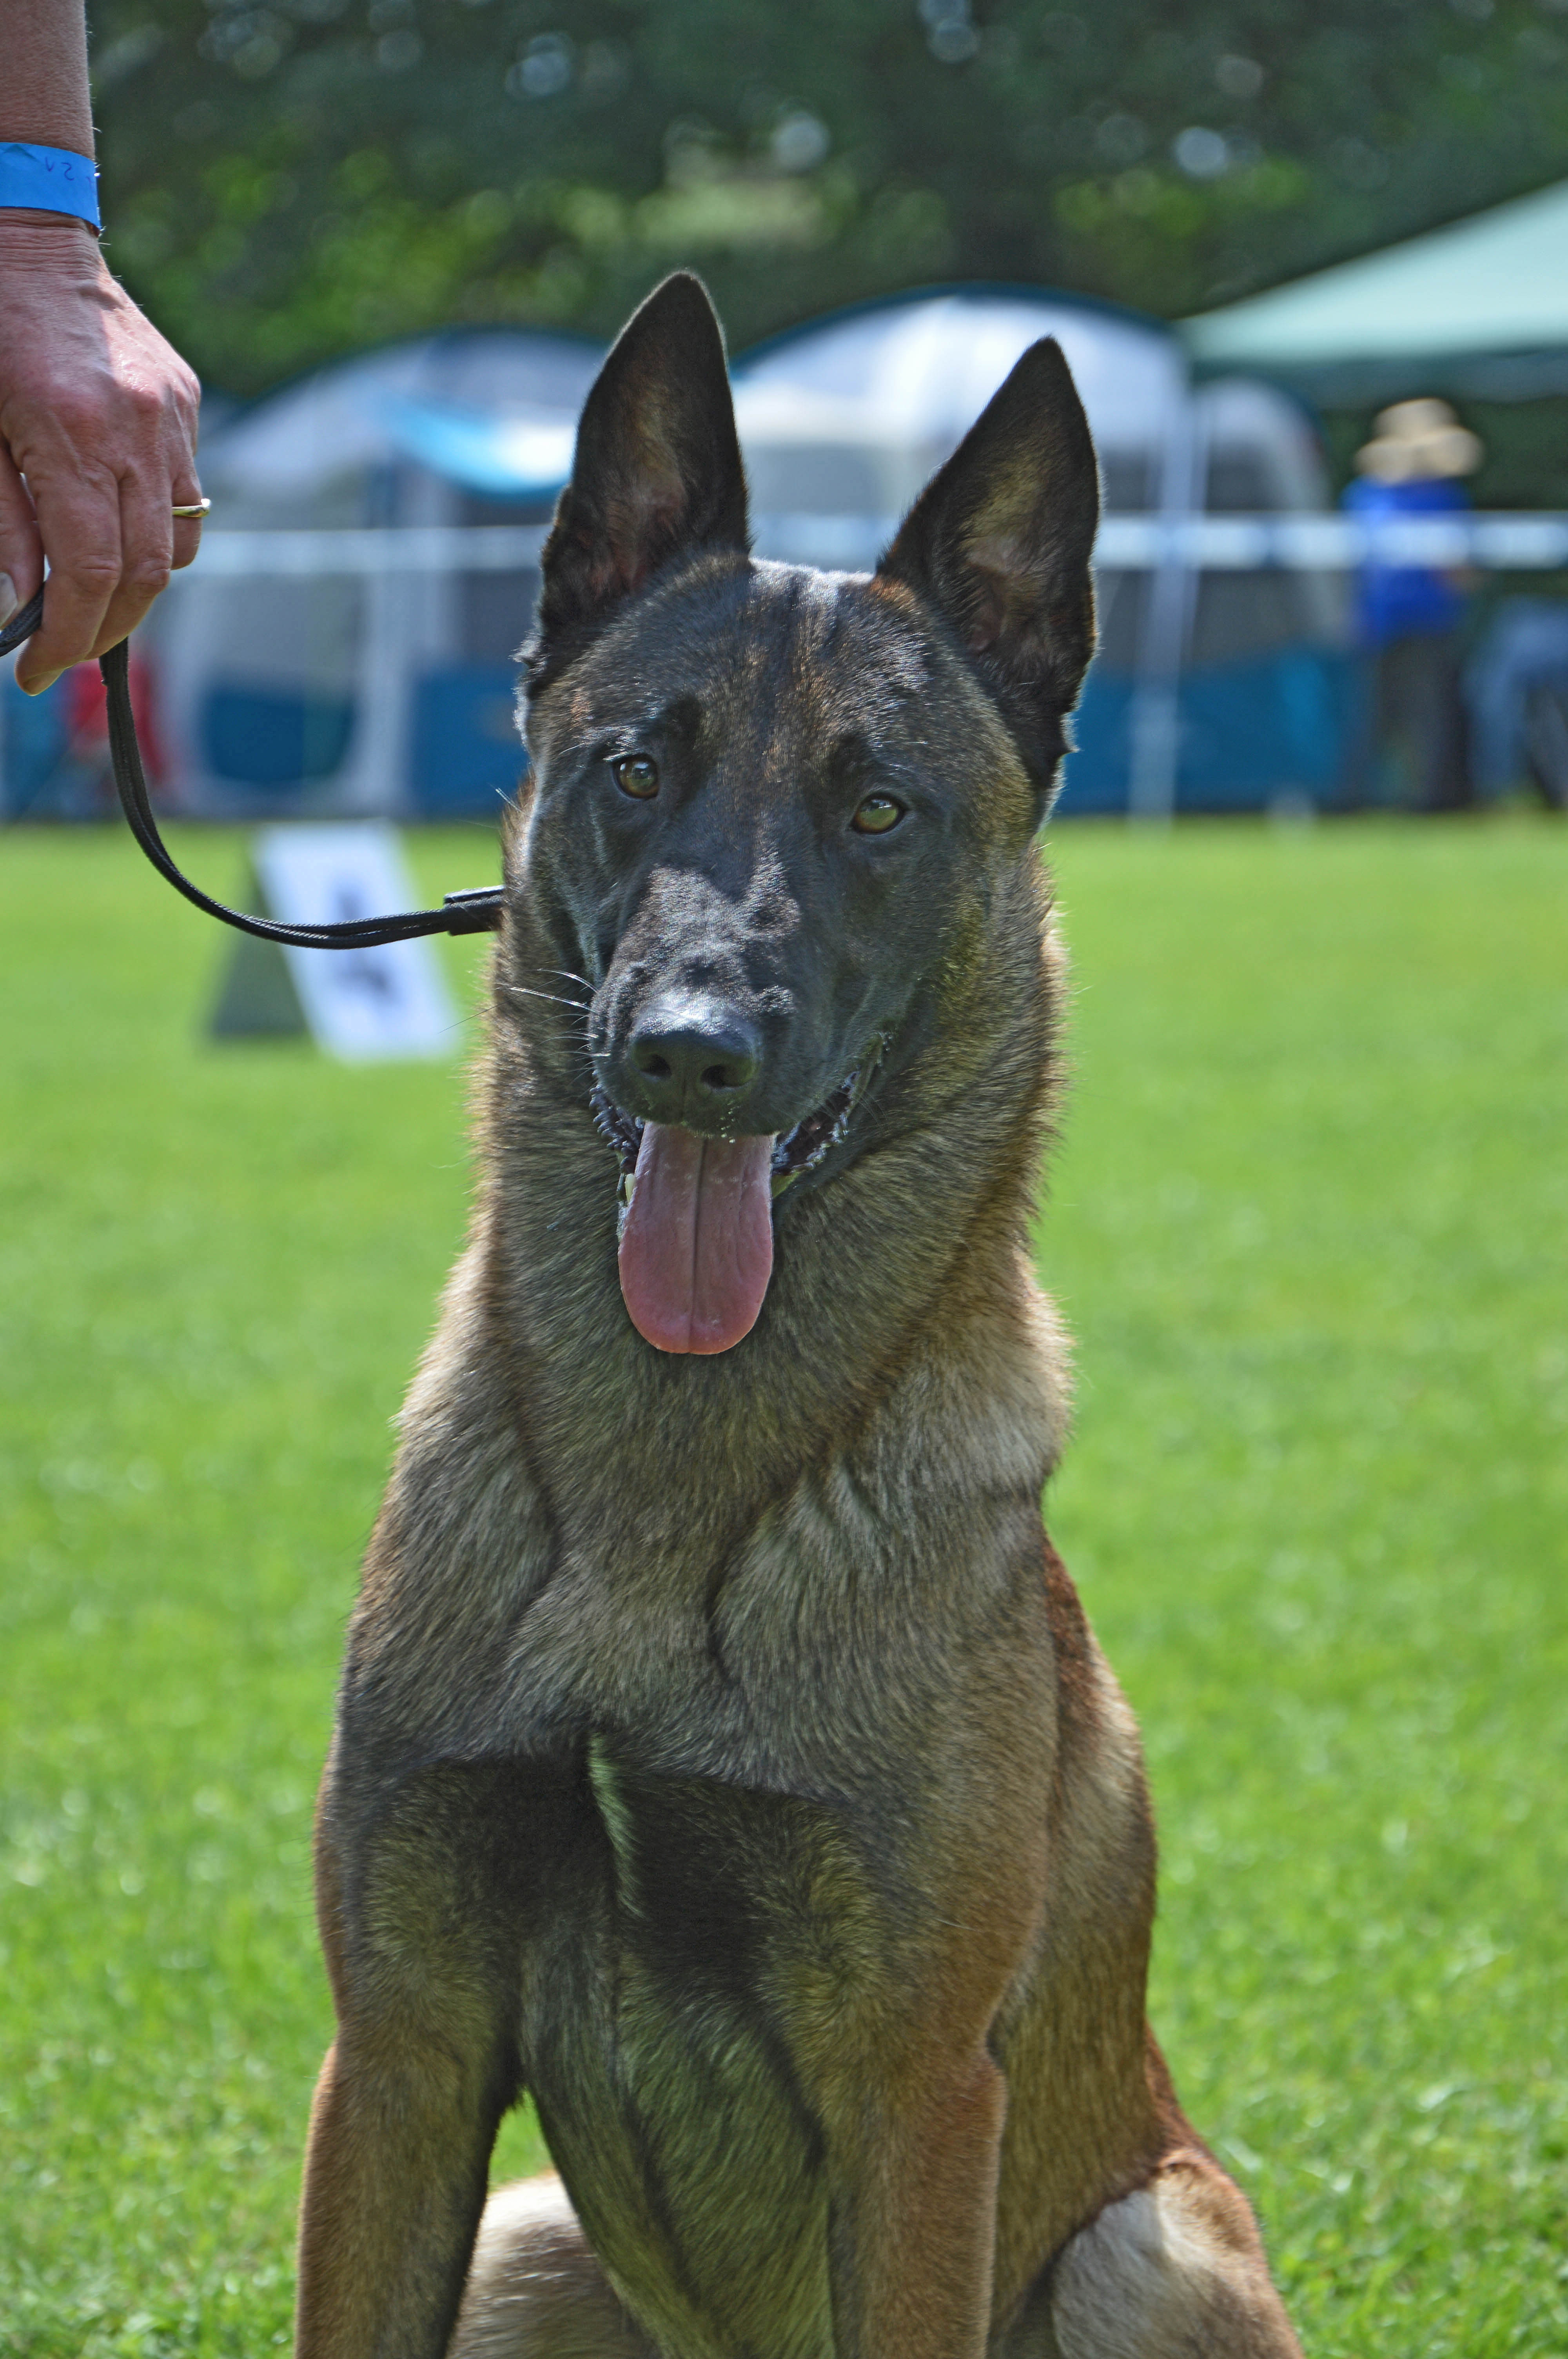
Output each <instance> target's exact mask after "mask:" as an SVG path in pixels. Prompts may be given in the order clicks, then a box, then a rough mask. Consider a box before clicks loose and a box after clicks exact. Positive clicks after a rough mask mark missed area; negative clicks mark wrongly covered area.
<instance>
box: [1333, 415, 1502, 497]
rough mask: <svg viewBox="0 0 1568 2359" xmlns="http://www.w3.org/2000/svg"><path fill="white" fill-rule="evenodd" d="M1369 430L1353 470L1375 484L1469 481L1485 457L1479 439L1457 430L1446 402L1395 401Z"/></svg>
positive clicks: (1465, 431) (1459, 426)
mask: <svg viewBox="0 0 1568 2359" xmlns="http://www.w3.org/2000/svg"><path fill="white" fill-rule="evenodd" d="M1373 429H1374V430H1373V435H1372V440H1370V441H1369V442H1364V443H1363V444H1362V446H1361V448H1360V450H1359V451H1357V453H1356V464H1357V467H1358V468H1359V470H1360V472H1361V473H1362V474H1364V475H1373V476H1375V477H1376V478H1377V480H1378V482H1379V483H1380V484H1411V483H1417V482H1421V481H1425V480H1430V479H1431V478H1432V477H1433V476H1436V475H1473V474H1474V473H1475V472H1476V468H1477V467H1478V466H1479V465H1480V463H1481V461H1482V459H1483V457H1484V456H1485V453H1484V451H1483V450H1482V447H1481V441H1480V438H1479V436H1478V435H1475V434H1472V433H1471V431H1470V429H1469V428H1468V427H1467V426H1461V425H1460V423H1459V420H1458V419H1456V418H1455V417H1454V412H1453V411H1452V410H1451V409H1450V408H1449V407H1448V404H1447V403H1446V402H1445V401H1431V400H1426V401H1396V402H1395V403H1394V405H1393V408H1391V409H1380V410H1379V412H1378V415H1377V418H1376V419H1374V421H1373Z"/></svg>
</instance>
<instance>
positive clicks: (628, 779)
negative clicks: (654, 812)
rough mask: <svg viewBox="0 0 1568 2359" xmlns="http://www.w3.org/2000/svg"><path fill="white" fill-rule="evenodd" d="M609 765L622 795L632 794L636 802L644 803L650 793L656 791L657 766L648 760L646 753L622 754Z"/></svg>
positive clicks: (657, 781) (657, 786) (657, 782)
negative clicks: (616, 760)
mask: <svg viewBox="0 0 1568 2359" xmlns="http://www.w3.org/2000/svg"><path fill="white" fill-rule="evenodd" d="M611 769H612V770H613V771H614V773H615V783H616V785H617V786H618V787H619V788H620V789H621V791H622V794H623V795H633V796H634V797H635V798H636V799H637V801H638V802H640V803H645V802H646V801H647V799H648V798H649V796H650V795H656V794H657V793H658V791H659V766H658V764H657V763H656V762H650V761H649V759H648V757H647V756H646V754H622V756H621V759H620V760H619V761H618V762H611Z"/></svg>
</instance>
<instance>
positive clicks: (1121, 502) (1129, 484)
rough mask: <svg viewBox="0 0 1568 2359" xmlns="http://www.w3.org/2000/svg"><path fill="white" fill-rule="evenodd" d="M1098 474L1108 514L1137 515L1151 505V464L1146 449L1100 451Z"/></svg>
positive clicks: (1141, 513)
mask: <svg viewBox="0 0 1568 2359" xmlns="http://www.w3.org/2000/svg"><path fill="white" fill-rule="evenodd" d="M1099 478H1100V488H1101V492H1102V495H1103V497H1104V501H1105V507H1106V513H1107V514H1108V516H1141V515H1143V514H1144V513H1145V512H1146V510H1148V509H1149V508H1150V507H1152V506H1153V468H1152V464H1151V461H1150V457H1149V454H1148V453H1147V452H1146V451H1101V452H1100V456H1099Z"/></svg>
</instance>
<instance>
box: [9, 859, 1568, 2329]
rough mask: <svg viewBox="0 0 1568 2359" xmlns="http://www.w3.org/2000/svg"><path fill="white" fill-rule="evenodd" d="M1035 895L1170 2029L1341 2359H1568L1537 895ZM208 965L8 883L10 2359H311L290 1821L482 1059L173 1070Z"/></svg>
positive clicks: (1293, 875) (1562, 1212)
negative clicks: (1054, 947)
mask: <svg viewBox="0 0 1568 2359" xmlns="http://www.w3.org/2000/svg"><path fill="white" fill-rule="evenodd" d="M179 848H180V850H181V852H182V853H184V854H185V856H186V857H187V858H188V859H189V862H190V864H192V865H193V866H195V867H196V868H197V869H198V870H199V872H200V874H201V875H203V876H204V877H205V878H207V879H209V880H210V881H211V883H212V884H214V885H215V886H216V887H217V888H218V889H219V890H220V891H222V890H225V889H235V888H237V886H238V879H239V875H240V871H241V865H242V861H241V847H240V844H239V843H238V842H237V840H236V839H234V838H233V837H231V836H224V835H222V834H210V833H209V834H193V833H188V834H186V835H185V836H184V837H182V839H181V842H180V846H179ZM411 848H412V851H413V853H414V857H415V860H416V866H417V868H418V871H419V874H420V879H421V883H422V886H424V887H426V888H427V890H428V891H430V892H431V893H434V892H437V891H438V890H439V889H440V888H441V887H443V886H456V885H460V884H471V883H485V882H488V881H490V879H491V878H492V875H493V873H494V866H493V858H492V853H491V850H490V847H489V844H488V843H487V841H486V839H485V838H484V836H483V835H482V834H480V833H477V832H476V833H470V834H467V835H460V834H458V833H457V832H449V833H445V834H439V835H429V836H425V837H421V838H417V839H416V840H415V841H414V843H413V844H412V847H411ZM1052 853H1053V857H1054V862H1055V864H1056V866H1057V869H1058V872H1059V875H1060V878H1061V893H1062V900H1063V904H1064V908H1065V921H1066V929H1067V932H1068V936H1069V939H1070V940H1071V943H1072V945H1073V951H1074V961H1075V999H1074V1018H1073V1027H1074V1043H1075V1045H1074V1061H1075V1068H1076V1082H1075V1086H1074V1089H1073V1093H1072V1095H1071V1098H1070V1101H1069V1103H1068V1104H1067V1107H1066V1110H1065V1137H1064V1142H1063V1145H1062V1147H1061V1149H1060V1151H1059V1152H1058V1154H1057V1157H1056V1158H1055V1165H1054V1194H1053V1201H1052V1202H1051V1205H1050V1207H1049V1209H1048V1211H1047V1212H1046V1215H1045V1217H1044V1221H1043V1223H1042V1227H1041V1232H1040V1258H1041V1265H1042V1268H1043V1271H1044V1276H1045V1277H1046V1280H1047V1282H1048V1283H1049V1284H1050V1285H1051V1286H1052V1287H1053V1288H1055V1289H1056V1291H1057V1292H1058V1293H1059V1295H1060V1297H1061V1299H1062V1301H1063V1304H1064V1306H1065V1310H1066V1313H1067V1316H1068V1318H1069V1320H1070V1321H1071V1323H1072V1325H1073V1327H1074V1329H1075V1330H1076V1334H1077V1337H1078V1347H1079V1348H1078V1359H1079V1410H1078V1430H1077V1434H1076V1440H1075V1441H1074V1443H1073V1446H1072V1450H1071V1452H1070V1455H1069V1458H1068V1462H1067V1466H1066V1470H1065V1473H1064V1474H1063V1475H1062V1477H1061V1478H1060V1481H1059V1484H1058V1485H1057V1486H1056V1488H1055V1492H1054V1495H1053V1496H1052V1497H1051V1498H1050V1499H1049V1500H1048V1502H1047V1509H1048V1516H1049V1519H1050V1522H1051V1524H1052V1527H1053V1529H1054V1534H1055V1537H1056V1538H1057V1540H1058V1543H1059V1544H1060V1546H1061V1547H1062V1549H1063V1550H1064V1553H1065V1556H1066V1558H1067V1560H1068V1563H1069V1565H1070V1567H1071V1568H1072V1570H1073V1571H1074V1572H1075V1574H1076V1578H1077V1580H1078V1582H1079V1584H1080V1587H1081V1588H1082V1590H1083V1593H1084V1595H1085V1598H1086V1601H1087V1604H1088V1607H1089V1610H1090V1612H1091V1614H1093V1616H1094V1618H1095V1620H1096V1622H1097V1624H1098V1628H1099V1631H1100V1635H1101V1636H1102V1638H1103V1640H1104V1642H1105V1644H1106V1646H1107V1647H1108V1650H1109V1652H1110V1654H1111V1657H1112V1659H1113V1660H1114V1662H1115V1663H1116V1665H1117V1667H1118V1669H1119V1672H1120V1674H1121V1676H1122V1679H1123V1680H1124V1682H1125V1684H1126V1686H1127V1688H1128V1690H1129V1691H1130V1695H1131V1698H1132V1701H1133V1702H1134V1704H1135V1706H1136V1707H1137V1709H1138V1711H1139V1712H1140V1715H1141V1720H1142V1723H1143V1728H1144V1733H1145V1738H1146V1742H1147V1745H1148V1751H1149V1756H1150V1763H1151V1768H1152V1777H1153V1784H1154V1790H1155V1796H1156V1800H1157V1805H1158V1809H1159V1813H1160V1820H1161V1827H1162V1844H1163V1883H1162V1913H1161V1919H1160V1929H1159V1937H1158V1944H1157V1955H1156V1965H1155V1975H1154V1990H1153V2011H1154V2017H1155V2021H1156V2024H1157V2027H1158V2028H1159V2030H1160V2033H1161V2036H1162V2039H1163V2042H1164V2044H1165V2047H1166V2050H1167V2053H1168V2055H1169V2057H1170V2060H1171V2062H1172V2065H1173V2070H1174V2072H1175V2074H1176V2078H1177V2082H1178V2084H1179V2086H1180V2088H1181V2090H1182V2093H1183V2094H1184V2099H1185V2101H1186V2103H1187V2105H1188V2108H1189V2110H1190V2111H1191V2112H1192V2114H1194V2117H1195V2120H1196V2122H1197V2123H1198V2125H1199V2126H1200V2127H1201V2128H1202V2129H1203V2130H1204V2132H1205V2133H1206V2135H1207V2136H1209V2137H1210V2138H1211V2140H1212V2141H1213V2142H1214V2143H1215V2144H1216V2146H1217V2148H1218V2150H1219V2152H1220V2153H1221V2154H1222V2155H1223V2156H1224V2157H1225V2158H1226V2159H1227V2161H1228V2163H1229V2164H1230V2165H1231V2167H1232V2168H1233V2169H1235V2170H1236V2171H1237V2172H1238V2176H1239V2177H1240V2178H1241V2179H1242V2180H1243V2182H1244V2183H1245V2184H1246V2185H1247V2186H1248V2187H1249V2190H1251V2192H1252V2194H1253V2195H1254V2197H1255V2199H1256V2201H1258V2203H1259V2205H1260V2210H1261V2212H1262V2213H1263V2216H1264V2219H1265V2223H1266V2226H1267V2230H1268V2234H1269V2237H1270V2242H1271V2249H1272V2253H1273V2256H1274V2259H1275V2264H1276V2267H1277V2269H1278V2272H1279V2274H1280V2277H1281V2281H1282V2284H1283V2286H1284V2288H1285V2290H1286V2293H1287V2296H1288V2298H1289V2299H1290V2301H1291V2304H1292V2309H1293V2310H1294V2312H1295V2315H1296V2317H1297V2319H1298V2321H1299V2323H1300V2326H1301V2329H1302V2332H1303V2340H1304V2342H1305V2343H1306V2345H1307V2348H1308V2350H1309V2352H1311V2353H1313V2354H1317V2359H1352V2354H1355V2359H1368V2354H1373V2353H1376V2354H1379V2359H1440V2354H1454V2359H1461V2354H1462V2359H1490V2354H1500V2353H1505V2352H1509V2353H1512V2352H1520V2353H1529V2354H1548V2353H1555V2352H1562V2351H1564V2350H1568V2258H1565V2256H1568V2193H1565V2175H1568V2009H1565V2005H1564V2002H1565V1999H1568V1972H1565V1966H1564V1923H1563V1903H1564V1897H1565V1889H1568V1876H1565V1869H1568V1598H1565V1593H1564V1580H1563V1575H1564V1570H1565V1565H1564V1557H1565V1547H1564V1532H1565V1530H1568V1272H1565V1269H1564V1258H1565V1255H1564V1237H1565V1235H1568V1119H1565V1114H1564V1105H1565V1093H1564V1064H1565V1051H1568V834H1565V833H1564V832H1562V831H1561V830H1558V831H1556V832H1554V831H1553V830H1552V828H1551V827H1550V826H1549V825H1547V824H1545V823H1540V824H1531V823H1527V822H1524V821H1498V822H1495V823H1487V824H1475V825H1471V824H1454V825H1441V824H1434V825H1433V826H1430V827H1425V828H1422V827H1418V826H1402V827H1392V826H1390V827H1380V826H1371V825H1368V826H1365V827H1363V826H1352V827H1346V828H1344V829H1336V830H1329V829H1321V830H1318V831H1314V832H1293V833H1282V832H1268V831H1265V830H1263V829H1261V828H1253V827H1249V826H1235V827H1230V828H1218V827H1215V828H1209V827H1196V826H1195V827H1184V828H1182V829H1179V830H1177V831H1176V832H1174V833H1172V834H1169V835H1163V836H1162V835H1148V834H1134V833H1129V832H1124V831H1120V830H1109V829H1105V830H1101V829H1091V828H1084V827H1080V828H1076V829H1073V828H1064V829H1062V830H1060V831H1059V832H1057V834H1056V836H1055V838H1054V843H1053V845H1052ZM226 954H227V945H226V941H225V940H224V938H223V937H222V936H221V935H220V934H219V932H218V930H217V929H215V928H214V927H212V926H211V924H209V923H208V921H206V920H205V919H201V918H200V917H198V916H197V915H196V914H195V913H194V912H192V911H190V910H189V909H188V908H185V907H184V906H183V905H182V904H180V903H179V902H178V900H177V899H176V898H175V897H174V896H173V895H171V894H170V893H168V891H167V890H166V889H165V888H164V887H163V886H161V885H159V884H158V882H157V879H156V878H155V877H154V876H153V875H151V873H150V872H149V871H148V870H147V869H146V867H145V866H144V865H143V864H141V862H140V859H139V856H138V855H137V854H136V853H135V851H134V850H133V849H132V847H131V846H130V844H129V843H127V842H125V841H124V840H123V839H121V838H120V837H119V836H117V835H111V834H103V835H99V834H92V835H86V834H81V835H77V834H60V835H45V834H26V835H24V834H13V835H11V836H8V837H5V838H4V839H3V840H0V1060H3V1067H0V1070H3V1075H4V1103H5V1122H4V1131H3V1142H4V1144H3V1153H4V1180H3V1197H0V1273H3V1275H0V1388H3V1394H4V1408H3V1424H0V1536H3V1542H4V1562H5V1572H4V1585H3V1590H0V1734H3V1746H4V1752H3V1761H4V1767H3V1771H0V1779H3V1808H4V1816H3V1819H0V2352H3V2353H4V2354H5V2359H23V2355H24V2354H25V2355H26V2359H62V2354H72V2359H75V2354H93V2359H103V2354H125V2359H129V2354H141V2359H177V2354H178V2359H187V2354H233V2359H240V2354H245V2359H253V2354H257V2353H260V2352H264V2351H266V2350H270V2349H275V2348H276V2347H277V2346H278V2345H279V2344H280V2343H284V2342H285V2341H286V2339H287V2320H288V2313H289V2304H290V2276H291V2257H290V2247H291V2241H292V2231H293V2212H294V2207H295V2203H296V2200H297V2181H298V2162H299V2153H300V2147H301V2142H302V2138H303V2134H304V2127H305V2118H306V2109H307V2104H308V2096H309V2091H310V2085H311V2082H312V2078H313V2075H314V2073H315V2071H316V2068H317V2065H318V2063H319V2058H320V2054H321V2051H322V2049H323V2048H324V2046H325V2044H326V2041H327V2039H328V2038H329V2036H330V2019H329V2009H328V2006H327V2000H326V1993H325V1987H324V1984H323V1980H322V1975H321V1971H320V1967H319V1961H318V1955H317V1950H316V1942H315V1935H314V1930H313V1927H312V1924H311V1918H310V1907H309V1892H308V1827H309V1811H310V1799H311V1793H312V1789H313V1787H314V1784H315V1781H316V1777H317V1774H318V1771H319V1764H320V1760H321V1756H322V1750H323V1746H324V1744H325V1741H326V1736H327V1731H328V1725H329V1718H330V1705H331V1694H332V1686H333V1680H334V1676H335V1671H336V1665H337V1658H338V1651H339V1646H340V1641H341V1630H342V1625H343V1619H344V1615H345V1613H346V1611H347V1608H348V1605H349V1602H350V1598H351V1593H352V1586H353V1580H354V1569H355V1560H356V1558H357V1555H358V1552H359V1549H360V1548H361V1545H362V1541H363V1538H364V1536H365V1533H366V1530H367V1528H368V1527H369V1524H370V1521H371V1518H372V1517H373V1512H374V1507H375V1502H376V1497H377V1493H378V1489H379V1485H380V1483H381V1480H382V1476H383V1473H384V1467H385V1463H386V1460H387V1455H388V1451H389V1449H390V1447H391V1436H390V1433H389V1429H388V1420H389V1419H390V1418H391V1417H392V1415H393V1414H394V1412H395V1408H396V1407H397V1402H398V1398H399V1396H400V1393H401V1391H402V1387H403V1385H404V1382H405V1379H406V1375H407V1373H408V1370H409V1367H410V1365H411V1363H412V1361H413V1358H414V1355H415V1353H416V1351H417V1349H418V1347H419V1344H420V1342H421V1339H422V1338H423V1336H424V1335H425V1333H426V1332H427V1329H428V1327H429V1323H430V1320H431V1314H432V1304H433V1299H434V1296H435V1293H436V1289H437V1288H438V1285H439V1283H440V1279H441V1277H442V1274H443V1271H444V1270H445V1268H446V1266H447V1264H448V1262H449V1259H450V1257H451V1255H452V1252H453V1250H454V1248H455V1246H456V1245H457V1243H458V1241H459V1238H460V1234H461V1232H462V1226H463V1221H464V1212H465V1203H466V1199H467V1193H468V1188H469V1177H468V1169H467V1162H466V1139H465V1109H464V1082H463V1077H462V1068H461V1060H460V1057H455V1058H454V1060H453V1061H452V1063H451V1064H450V1065H438V1066H434V1067H410V1066H404V1067H395V1068H368V1069H361V1070H349V1069H344V1068H341V1067H336V1066H332V1065H330V1064H328V1063H326V1062H325V1061H324V1060H321V1059H319V1057H317V1056H316V1055H315V1054H314V1053H313V1052H312V1051H310V1050H309V1049H305V1048H302V1047H297V1046H293V1045H281V1046H279V1045H273V1046H265V1045H255V1046H228V1047H225V1048H222V1049H219V1048H216V1047H213V1046H211V1045H208V1044H206V1043H204V1041H203V1039H202V1038H201V1034H200V1024H201V1018H202V1014H203V1010H204V1008H205V1006H206V1005H207V1004H208V1003H209V1001H210V999H211V994H212V991H213V988H214V984H215V978H216V974H217V971H218V968H219V965H220V962H221V961H222V959H223V958H224V957H225V956H226ZM445 954H446V955H448V956H449V960H450V963H451V967H452V971H453V973H454V975H455V976H456V977H457V978H458V980H459V982H460V988H461V991H462V993H463V995H464V997H465V999H470V998H471V995H472V992H473V988H474V986H475V984H476V982H477V977H478V973H479V969H480V963H481V960H482V957H483V948H482V946H481V945H479V944H473V943H468V944H461V945H456V946H452V947H451V948H450V949H449V951H447V952H446V953H445ZM607 1184H608V1180H607ZM735 1365H736V1380H737V1382H744V1361H743V1356H741V1357H738V1358H737V1360H736V1364H735ZM537 2152H538V2149H537V2147H536V2146H535V2144H534V2143H533V2141H532V2137H531V2134H530V2131H529V2129H528V2126H527V2125H526V2122H525V2120H524V2119H522V2118H516V2119H514V2122H513V2123H512V2124H510V2125H508V2128H507V2130H506V2132H505V2134H504V2137H503V2150H502V2153H501V2155H500V2156H499V2157H498V2162H497V2168H498V2170H507V2171H510V2170H513V2169H516V2168H518V2167H520V2166H521V2167H526V2166H527V2165H528V2164H529V2163H530V2162H531V2161H532V2160H534V2159H535V2158H536V2157H537ZM736 2167H737V2168H738V2169H744V2167H745V2161H744V2157H743V2156H739V2155H738V2156H737V2158H736Z"/></svg>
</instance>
